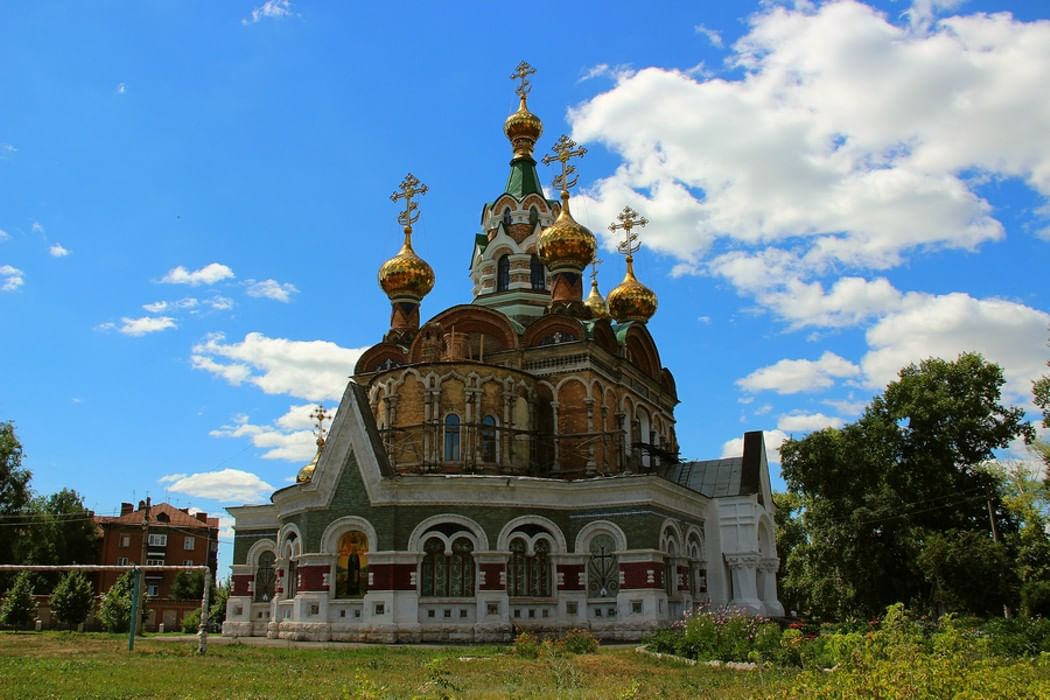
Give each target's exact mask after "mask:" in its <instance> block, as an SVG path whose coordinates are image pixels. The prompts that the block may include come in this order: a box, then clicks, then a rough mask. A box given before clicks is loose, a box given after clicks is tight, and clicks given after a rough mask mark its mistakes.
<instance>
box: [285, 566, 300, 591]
mask: <svg viewBox="0 0 1050 700" xmlns="http://www.w3.org/2000/svg"><path fill="white" fill-rule="evenodd" d="M298 592H299V562H298V561H297V560H295V559H289V560H288V585H286V586H285V587H284V597H285V598H286V599H287V598H294V597H295V594H296V593H298Z"/></svg>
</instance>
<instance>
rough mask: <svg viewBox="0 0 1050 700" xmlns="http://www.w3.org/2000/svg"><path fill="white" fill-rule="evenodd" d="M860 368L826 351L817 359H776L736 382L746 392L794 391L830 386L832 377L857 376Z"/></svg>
mask: <svg viewBox="0 0 1050 700" xmlns="http://www.w3.org/2000/svg"><path fill="white" fill-rule="evenodd" d="M860 373H861V369H860V367H858V366H857V365H855V364H854V363H852V362H850V361H849V360H847V359H845V358H844V357H841V356H839V355H836V354H835V353H833V352H831V351H826V352H825V353H824V354H823V355H821V356H820V358H819V359H817V360H787V359H784V360H780V361H779V362H776V363H774V364H772V365H769V366H768V367H762V368H760V369H757V370H755V371H754V372H752V373H751V374H749V375H747V376H746V377H744V378H743V379H738V380H737V386H739V387H740V388H742V389H744V390H745V391H750V392H759V391H775V392H776V393H778V394H797V393H800V392H804V391H817V390H820V389H827V388H828V387H831V386H834V384H835V382H836V380H839V379H846V378H852V377H857V376H858V375H860Z"/></svg>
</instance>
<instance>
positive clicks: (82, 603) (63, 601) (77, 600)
mask: <svg viewBox="0 0 1050 700" xmlns="http://www.w3.org/2000/svg"><path fill="white" fill-rule="evenodd" d="M50 602H51V612H52V613H53V614H54V616H55V619H56V620H58V621H59V622H64V623H66V624H67V625H69V628H70V629H73V627H75V626H76V625H79V624H80V623H81V622H83V621H84V620H86V619H87V617H88V615H89V614H91V605H92V603H94V592H93V591H92V588H91V582H90V581H88V579H87V576H84V574H82V573H80V572H79V571H70V572H69V573H68V574H66V575H65V576H63V577H62V580H61V581H59V582H58V585H57V586H55V590H54V591H52V592H51V601H50Z"/></svg>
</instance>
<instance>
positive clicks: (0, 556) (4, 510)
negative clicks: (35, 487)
mask: <svg viewBox="0 0 1050 700" xmlns="http://www.w3.org/2000/svg"><path fill="white" fill-rule="evenodd" d="M30 476H31V474H30V472H29V470H28V469H25V468H23V467H22V443H20V442H19V441H18V436H17V435H15V426H14V424H13V423H11V422H0V515H12V514H15V513H20V512H21V511H22V510H23V509H24V508H25V507H26V504H27V503H29V498H30V492H29V479H30ZM4 529H5V530H11V529H12V528H11V526H5V528H4ZM17 540H18V538H17V537H16V536H15V534H14V533H13V532H12V533H11V535H10V536H7V533H5V536H4V537H0V564H15V563H18V562H16V561H15V548H14V545H15V542H16V541H17Z"/></svg>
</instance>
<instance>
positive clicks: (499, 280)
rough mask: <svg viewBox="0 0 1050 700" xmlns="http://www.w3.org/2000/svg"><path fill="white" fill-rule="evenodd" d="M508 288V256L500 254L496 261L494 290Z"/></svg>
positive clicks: (499, 290) (502, 290)
mask: <svg viewBox="0 0 1050 700" xmlns="http://www.w3.org/2000/svg"><path fill="white" fill-rule="evenodd" d="M509 288H510V256H509V255H501V256H500V259H499V260H498V261H496V291H497V292H505V291H507V289H509Z"/></svg>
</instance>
